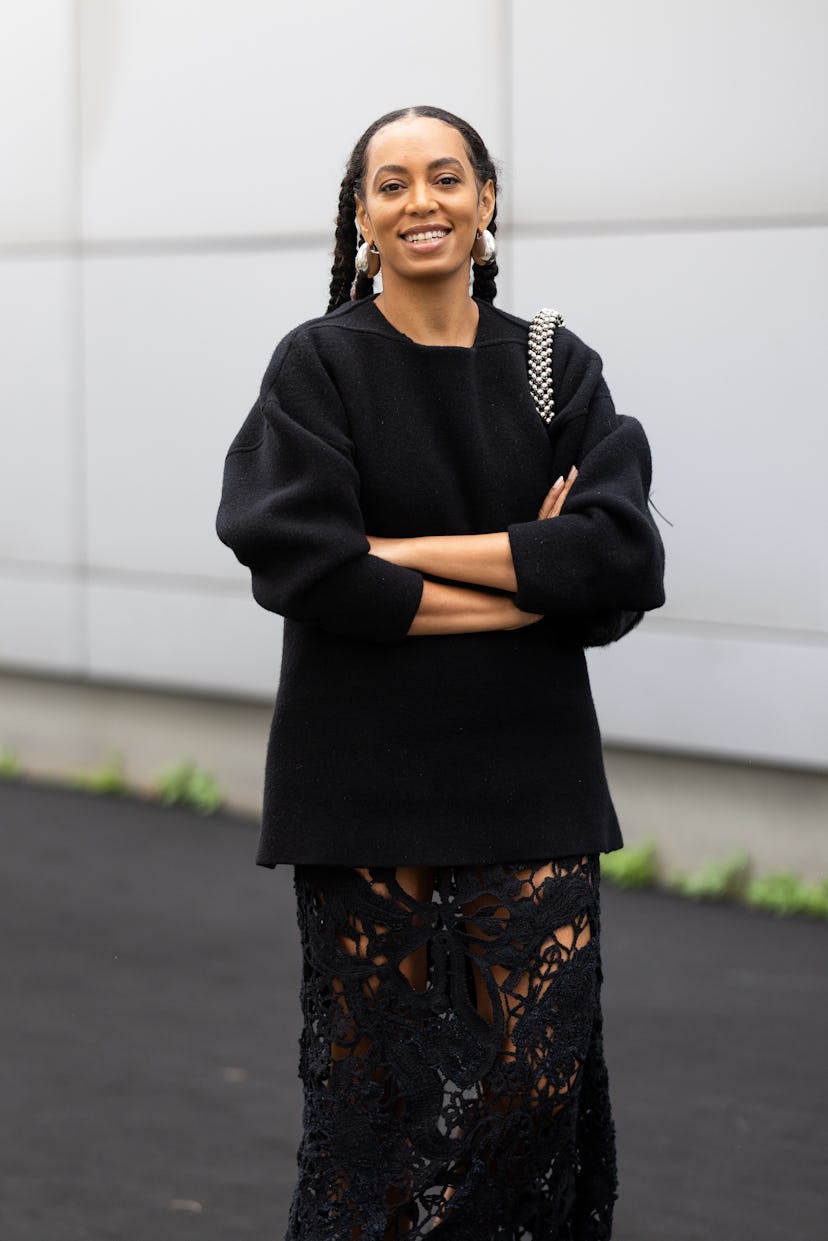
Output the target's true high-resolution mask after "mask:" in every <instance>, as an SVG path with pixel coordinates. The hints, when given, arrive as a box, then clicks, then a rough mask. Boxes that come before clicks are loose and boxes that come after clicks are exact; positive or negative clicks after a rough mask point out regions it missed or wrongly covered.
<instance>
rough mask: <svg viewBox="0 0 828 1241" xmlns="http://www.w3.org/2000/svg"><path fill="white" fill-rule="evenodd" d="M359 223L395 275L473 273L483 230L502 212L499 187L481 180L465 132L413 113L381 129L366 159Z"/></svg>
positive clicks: (409, 277) (385, 270)
mask: <svg viewBox="0 0 828 1241" xmlns="http://www.w3.org/2000/svg"><path fill="white" fill-rule="evenodd" d="M363 185H364V193H365V200H364V201H362V200H360V199H359V198H357V200H356V214H357V224H358V225H359V229H360V232H361V233H362V236H363V237H364V238H365V240H366V241H367V242H369V243H370V244H372V245H374V246H376V248H377V249H378V250H379V252H380V259H381V262H382V271H383V288H386V287H387V286H388V282H389V279H390V280H392V281H393V280H394V279H396V278H399V279H404V280H423V279H445V278H446V277H448V276H451V275H453V274H455V273H460V272H462V273H463V278H464V279H466V280H468V274H469V260H470V257H471V249H472V246H473V245H474V240H475V237H476V235H477V232H478V230H482V229H484V228H486V226H487V225H488V223H489V221H490V220H491V218H492V213H493V211H494V202H495V199H494V186H493V185H492V182H491V181H487V182H486V184H485V185H484V186H483V187H482V188H481V187H479V186H478V184H477V181H476V179H475V175H474V169H473V168H472V165H471V163H470V161H469V157H468V154H467V152H466V147H465V143H464V142H463V139H462V137H461V136H460V134H459V133H458V132H457V130H456V129H453V128H452V127H451V125H446V124H445V123H444V122H443V121H438V120H436V119H434V118H432V117H425V116H411V117H405V118H404V119H403V120H400V121H394V122H393V123H392V124H390V125H386V126H385V127H384V128H383V129H381V130H379V132H378V133H376V134H374V136H373V138H372V139H371V141H370V143H369V145H368V151H367V154H366V159H365V178H364V182H363Z"/></svg>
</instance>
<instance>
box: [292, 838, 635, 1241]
mask: <svg viewBox="0 0 828 1241" xmlns="http://www.w3.org/2000/svg"><path fill="white" fill-rule="evenodd" d="M296 889H297V895H298V898H299V905H298V910H299V923H300V930H301V936H302V947H303V958H304V974H303V985H302V1005H303V1011H304V1016H305V1027H304V1030H303V1034H302V1040H301V1062H300V1072H301V1075H302V1079H303V1083H304V1088H305V1109H304V1125H303V1141H302V1145H301V1148H300V1151H299V1179H298V1183H297V1187H296V1192H295V1195H294V1200H293V1204H292V1208H291V1217H290V1225H289V1230H288V1237H289V1238H290V1239H291V1241H299V1239H300V1238H301V1239H302V1241H305V1239H307V1241H311V1238H312V1239H313V1241H328V1239H329V1241H358V1239H361V1238H366V1239H367V1238H371V1239H372V1241H392V1238H397V1237H403V1236H405V1237H407V1238H409V1239H410V1241H418V1239H419V1238H421V1237H424V1236H425V1235H426V1234H427V1233H429V1232H436V1231H437V1230H439V1234H440V1238H441V1241H451V1239H452V1238H465V1237H468V1238H469V1239H470V1241H471V1238H474V1239H475V1241H480V1239H481V1238H489V1237H497V1238H515V1239H518V1238H533V1239H535V1241H540V1239H541V1238H543V1239H544V1241H604V1239H605V1238H609V1237H610V1235H611V1219H612V1204H613V1200H614V1197H615V1164H614V1140H613V1139H614V1135H613V1128H612V1120H611V1116H610V1110H609V1098H608V1093H607V1084H606V1070H605V1066H604V1062H603V1052H602V1046H601V1028H600V1026H601V1023H600V1004H599V989H600V958H599V955H598V941H599V935H598V918H599V907H598V863H597V858H595V857H573V858H562V859H556V860H553V861H545V862H540V863H539V862H535V863H527V864H517V863H513V864H497V865H486V866H467V867H435V868H425V867H399V868H396V869H394V868H382V867H372V868H359V869H353V870H351V869H348V868H325V867H304V868H297V871H296Z"/></svg>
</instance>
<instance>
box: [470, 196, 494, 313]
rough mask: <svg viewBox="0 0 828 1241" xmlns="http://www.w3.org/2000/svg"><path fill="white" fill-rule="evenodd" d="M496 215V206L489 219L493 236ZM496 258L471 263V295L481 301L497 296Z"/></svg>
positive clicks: (492, 299)
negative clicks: (489, 260)
mask: <svg viewBox="0 0 828 1241" xmlns="http://www.w3.org/2000/svg"><path fill="white" fill-rule="evenodd" d="M496 216H497V207H495V209H494V215H493V216H492V218H491V220H490V221H489V232H490V233H491V234H492V236H493V237H494V235H495V233H496V232H497V224H496V222H495V217H496ZM498 270H499V269H498V266H497V258H493V259H492V261H491V263H486V264H485V265H484V266H482V267H481V266H479V265H478V264H477V263H473V264H472V272H473V279H472V296H473V297H477V298H479V299H480V301H481V302H493V301H494V299H495V298H496V297H497V283H496V280H497V273H498Z"/></svg>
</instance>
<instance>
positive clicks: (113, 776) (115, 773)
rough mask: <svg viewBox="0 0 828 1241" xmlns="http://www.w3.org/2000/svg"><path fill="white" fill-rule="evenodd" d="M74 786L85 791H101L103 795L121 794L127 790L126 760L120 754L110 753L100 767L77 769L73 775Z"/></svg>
mask: <svg viewBox="0 0 828 1241" xmlns="http://www.w3.org/2000/svg"><path fill="white" fill-rule="evenodd" d="M72 786H73V788H76V789H82V790H83V791H84V792H85V793H100V794H101V795H102V796H108V797H114V796H119V795H121V794H123V793H126V791H127V780H126V775H125V774H124V760H123V757H122V756H121V755H120V754H117V753H114V752H113V753H112V754H108V755H107V757H106V758H105V759H104V761H103V762H102V763H101V765H100V767H93V768H91V769H90V770H89V771H77V772H75V774H74V775H73V776H72Z"/></svg>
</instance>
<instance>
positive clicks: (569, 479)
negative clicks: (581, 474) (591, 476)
mask: <svg viewBox="0 0 828 1241" xmlns="http://www.w3.org/2000/svg"><path fill="white" fill-rule="evenodd" d="M577 473H578V471H577V470H576V469H575V466H574V465H573V467H572V469H571V470H570V471H569V474H568V475H567V480H566V481H567V482H571V481H572V479H573V478H574V477H575V475H576V474H577Z"/></svg>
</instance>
